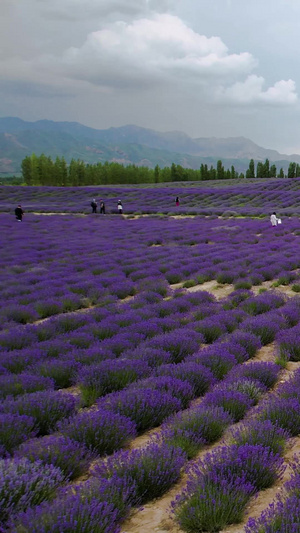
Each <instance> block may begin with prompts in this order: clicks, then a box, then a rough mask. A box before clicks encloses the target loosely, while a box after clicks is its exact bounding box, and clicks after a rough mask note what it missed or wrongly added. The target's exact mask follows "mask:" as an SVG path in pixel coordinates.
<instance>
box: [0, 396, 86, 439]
mask: <svg viewBox="0 0 300 533" xmlns="http://www.w3.org/2000/svg"><path fill="white" fill-rule="evenodd" d="M77 404H78V402H77V400H76V398H74V396H72V395H71V394H63V393H60V392H55V391H41V392H32V393H28V394H24V395H23V396H22V397H20V398H17V399H15V400H8V399H7V400H5V401H4V402H3V403H2V405H1V411H2V413H10V414H14V413H15V414H19V415H27V416H30V417H32V418H33V419H34V421H35V425H36V427H37V428H38V432H39V435H46V434H47V433H50V432H51V431H53V430H54V429H55V427H56V425H57V422H58V421H59V420H62V419H63V418H65V417H68V416H71V415H72V414H73V413H74V412H75V411H76V409H77ZM1 411H0V412H1Z"/></svg>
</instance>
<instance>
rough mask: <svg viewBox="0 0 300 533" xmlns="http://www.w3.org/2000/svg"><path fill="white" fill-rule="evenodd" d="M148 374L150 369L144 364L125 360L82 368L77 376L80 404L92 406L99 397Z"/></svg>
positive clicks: (103, 362) (109, 361)
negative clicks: (80, 397)
mask: <svg viewBox="0 0 300 533" xmlns="http://www.w3.org/2000/svg"><path fill="white" fill-rule="evenodd" d="M149 374H150V368H149V367H148V365H147V364H146V363H145V362H143V361H130V360H125V359H118V360H113V361H111V360H107V361H102V362H101V363H99V364H98V365H91V366H89V367H87V368H82V370H81V371H80V375H79V376H78V384H79V387H80V390H81V394H82V403H83V405H92V404H93V403H94V402H95V400H96V399H97V398H99V396H104V395H105V394H108V393H110V392H112V391H118V390H121V389H123V388H124V387H126V385H128V384H129V383H132V382H133V381H136V380H137V379H141V378H143V377H146V376H148V375H149Z"/></svg>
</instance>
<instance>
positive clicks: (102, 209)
mask: <svg viewBox="0 0 300 533" xmlns="http://www.w3.org/2000/svg"><path fill="white" fill-rule="evenodd" d="M101 213H102V214H103V215H105V203H104V202H103V200H101V202H100V214H101Z"/></svg>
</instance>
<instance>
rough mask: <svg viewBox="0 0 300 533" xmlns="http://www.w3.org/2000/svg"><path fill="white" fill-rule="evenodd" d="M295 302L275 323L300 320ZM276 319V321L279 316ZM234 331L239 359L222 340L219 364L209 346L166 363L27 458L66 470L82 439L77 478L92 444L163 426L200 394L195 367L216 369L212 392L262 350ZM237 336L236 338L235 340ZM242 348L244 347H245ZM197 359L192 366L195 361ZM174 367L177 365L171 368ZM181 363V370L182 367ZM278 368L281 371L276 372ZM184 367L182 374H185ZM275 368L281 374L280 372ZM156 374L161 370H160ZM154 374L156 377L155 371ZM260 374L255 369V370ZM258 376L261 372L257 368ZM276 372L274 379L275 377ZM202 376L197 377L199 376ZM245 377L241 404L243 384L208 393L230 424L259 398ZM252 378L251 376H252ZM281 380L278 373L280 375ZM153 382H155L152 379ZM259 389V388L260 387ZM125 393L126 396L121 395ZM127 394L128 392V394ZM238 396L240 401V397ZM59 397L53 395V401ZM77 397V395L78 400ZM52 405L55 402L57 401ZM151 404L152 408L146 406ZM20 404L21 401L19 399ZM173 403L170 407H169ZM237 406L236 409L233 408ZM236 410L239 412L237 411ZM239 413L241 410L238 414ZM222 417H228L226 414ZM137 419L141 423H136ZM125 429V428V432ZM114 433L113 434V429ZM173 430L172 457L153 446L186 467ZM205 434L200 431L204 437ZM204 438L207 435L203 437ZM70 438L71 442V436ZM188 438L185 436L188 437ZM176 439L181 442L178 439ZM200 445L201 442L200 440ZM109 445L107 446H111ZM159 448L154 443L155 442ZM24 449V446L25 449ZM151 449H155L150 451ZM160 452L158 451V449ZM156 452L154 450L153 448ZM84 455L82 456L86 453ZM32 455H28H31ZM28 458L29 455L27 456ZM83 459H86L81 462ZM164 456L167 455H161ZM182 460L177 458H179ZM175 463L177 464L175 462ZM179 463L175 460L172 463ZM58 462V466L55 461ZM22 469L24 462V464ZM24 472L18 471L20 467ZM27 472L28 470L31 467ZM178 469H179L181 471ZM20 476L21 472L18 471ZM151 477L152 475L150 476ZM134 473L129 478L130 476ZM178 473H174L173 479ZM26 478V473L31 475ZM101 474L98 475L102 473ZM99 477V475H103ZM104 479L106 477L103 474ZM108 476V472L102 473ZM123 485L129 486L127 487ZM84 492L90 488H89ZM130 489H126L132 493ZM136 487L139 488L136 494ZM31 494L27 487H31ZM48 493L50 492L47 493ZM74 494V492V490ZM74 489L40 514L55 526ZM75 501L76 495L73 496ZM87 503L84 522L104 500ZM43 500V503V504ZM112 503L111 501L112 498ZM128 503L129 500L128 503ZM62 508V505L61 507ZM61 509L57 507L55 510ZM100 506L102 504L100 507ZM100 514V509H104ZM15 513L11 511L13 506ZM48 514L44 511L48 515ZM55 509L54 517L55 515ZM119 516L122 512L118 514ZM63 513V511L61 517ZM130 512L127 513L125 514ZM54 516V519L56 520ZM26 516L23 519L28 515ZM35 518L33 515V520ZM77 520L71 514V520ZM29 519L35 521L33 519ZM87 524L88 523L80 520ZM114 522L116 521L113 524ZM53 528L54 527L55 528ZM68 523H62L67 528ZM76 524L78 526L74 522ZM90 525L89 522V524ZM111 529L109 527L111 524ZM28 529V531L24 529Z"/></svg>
mask: <svg viewBox="0 0 300 533" xmlns="http://www.w3.org/2000/svg"><path fill="white" fill-rule="evenodd" d="M275 300H276V304H275V307H277V306H278V298H277V299H275ZM244 301H245V300H243V299H242V302H244ZM294 303H295V306H294V308H293V309H292V307H293V306H292V307H291V305H290V304H289V305H286V306H284V307H285V308H286V309H285V311H283V312H282V313H281V315H278V317H277V316H275V315H274V312H273V321H275V322H277V319H278V318H279V316H281V317H282V316H285V317H286V321H287V322H286V325H292V324H294V323H295V322H296V321H297V320H298V318H297V317H298V315H299V304H297V302H294ZM282 304H283V301H281V305H282ZM273 305H274V300H273ZM274 319H276V320H274ZM233 335H234V339H235V343H234V344H235V348H234V346H232V352H233V353H235V354H236V355H235V357H236V359H235V358H234V357H233V353H231V354H230V346H228V354H227V357H226V342H225V343H224V342H223V343H222V344H221V343H220V350H219V353H218V350H217V353H216V360H217V361H218V364H215V363H212V362H210V360H211V361H212V360H213V359H214V357H215V355H214V350H213V351H211V353H210V357H209V350H210V349H206V350H204V352H203V351H201V352H200V353H199V354H197V353H196V355H195V356H193V355H190V356H189V357H190V358H194V357H196V360H197V363H196V365H195V363H193V361H191V362H189V361H187V363H184V362H183V363H179V364H177V365H174V364H173V365H165V367H167V368H166V370H167V373H165V372H162V373H161V372H160V369H157V371H158V372H157V373H158V378H157V379H155V378H151V379H150V381H149V379H148V380H146V382H145V381H142V382H141V385H139V382H137V384H136V385H135V384H133V385H130V386H129V387H128V388H127V389H125V390H124V394H123V393H112V394H109V395H108V396H105V397H104V398H103V399H101V400H100V404H99V405H98V407H99V408H100V409H98V410H96V411H95V412H93V411H92V412H91V413H84V412H83V413H82V414H79V415H76V414H75V413H74V414H73V416H71V418H69V419H67V420H66V421H65V422H62V423H61V424H60V425H59V429H60V430H61V432H62V436H60V437H59V438H56V440H55V436H53V437H47V438H48V439H49V438H50V439H51V438H52V439H53V440H52V442H51V441H50V444H51V449H52V450H53V452H52V454H51V453H50V452H49V442H48V444H47V438H46V441H45V442H44V443H42V442H41V440H40V439H37V440H36V441H31V442H29V444H28V446H27V448H26V445H24V446H25V450H27V451H26V452H25V455H26V454H27V456H29V457H31V460H34V459H38V460H40V459H42V460H43V461H45V462H46V463H47V464H48V463H49V462H50V463H51V464H52V463H53V462H55V461H54V458H56V459H57V457H58V458H60V463H59V460H58V462H56V465H58V466H56V467H60V468H63V467H64V463H68V462H67V461H64V460H63V459H62V458H63V457H65V453H66V452H67V455H68V456H70V457H71V456H72V454H71V453H70V450H71V449H72V444H71V443H74V441H76V442H77V444H79V449H76V450H73V456H72V457H73V459H72V460H73V464H72V460H71V459H70V464H69V465H65V469H67V466H68V468H69V471H68V472H67V471H66V470H65V472H64V473H65V475H67V476H68V477H69V478H71V477H72V475H73V474H71V473H70V472H72V471H73V468H74V463H78V464H80V462H81V464H82V465H83V466H82V467H83V468H84V467H85V466H86V461H89V460H90V457H89V456H88V452H87V448H89V450H88V451H89V453H93V452H94V453H95V452H98V453H100V454H103V453H111V452H112V451H114V449H118V447H120V445H121V446H122V445H124V441H125V440H126V439H128V438H130V437H131V438H132V436H134V434H135V432H136V431H137V430H138V431H143V430H144V429H147V428H149V427H153V425H154V426H155V425H157V424H159V423H160V422H161V421H162V420H163V419H164V418H165V417H166V416H167V415H169V414H171V413H172V412H174V411H175V412H176V411H179V410H180V409H181V408H182V407H185V406H186V405H187V404H188V402H189V401H190V399H191V398H192V397H195V395H196V392H195V391H193V390H192V385H193V384H194V385H195V384H197V386H199V380H197V379H195V370H196V368H197V367H198V376H200V375H201V374H200V372H199V371H200V368H201V366H202V368H203V365H204V367H206V369H207V370H208V372H210V373H211V374H209V373H208V372H207V371H206V374H205V370H204V369H203V370H202V375H203V376H204V379H203V378H202V382H203V384H202V387H203V388H202V390H201V391H200V390H198V391H197V395H200V394H203V393H204V392H205V391H206V390H207V387H208V386H209V385H211V384H212V383H213V382H214V380H219V379H220V378H223V377H224V375H225V374H226V373H227V372H228V371H229V369H230V368H233V366H234V364H237V363H238V362H241V361H243V360H246V359H247V358H248V357H250V356H251V355H253V354H254V353H255V351H256V349H257V348H258V346H259V345H260V341H259V338H258V337H255V335H253V334H251V333H246V332H236V333H233V334H232V336H233ZM232 336H231V338H232ZM237 345H239V348H240V350H239V348H238V347H237ZM241 347H242V348H241ZM224 350H225V357H224V358H223V357H222V356H221V354H223V353H224ZM239 351H240V354H239V358H238V356H237V355H238V352H239ZM199 358H200V360H201V358H202V361H201V362H200V363H199ZM223 359H225V360H226V359H227V365H228V366H227V372H226V368H225V367H226V364H225V367H224V365H223V369H222V368H220V362H221V363H222V364H223ZM239 359H240V361H239ZM191 363H192V364H191ZM222 364H221V367H222ZM171 367H173V368H171ZM180 367H181V368H180ZM261 368H262V367H261ZM161 369H164V367H161ZM274 369H275V370H274ZM174 370H178V371H179V372H178V378H176V373H174ZM180 370H181V372H180ZM248 371H249V373H250V374H249V375H251V376H252V379H253V372H252V371H251V368H250V366H248ZM274 372H275V374H274ZM277 372H278V368H277V367H276V366H275V365H273V368H272V369H271V374H270V368H268V369H267V368H266V369H265V372H262V374H265V375H268V376H269V377H268V380H269V381H268V382H267V383H266V384H265V385H261V386H260V387H259V386H258V387H257V386H256V394H257V397H258V396H259V395H260V394H261V393H262V392H263V391H264V387H267V386H270V385H272V383H273V382H274V376H276V373H277ZM155 374H156V372H155ZM155 374H154V375H155ZM174 374H175V379H174ZM254 374H255V372H254ZM256 374H257V372H256ZM161 375H167V376H168V375H169V376H170V378H171V377H172V378H173V380H172V379H169V380H168V379H162V378H161ZM272 375H273V377H272ZM188 376H189V377H190V379H189V381H188V382H187V381H186V380H187V377H188ZM180 377H181V378H183V377H184V378H185V379H183V380H180ZM196 377H197V376H196ZM242 377H243V379H242V380H241V384H240V385H242V388H243V387H244V391H245V390H247V388H248V392H247V393H246V396H247V394H248V400H247V399H246V397H245V398H244V401H243V402H241V395H242V394H243V393H240V392H239V390H238V387H237V390H231V388H230V390H228V391H227V393H229V398H228V397H226V394H225V395H224V390H223V394H222V390H217V391H216V393H215V395H216V398H215V400H213V397H212V396H213V394H211V395H210V396H209V394H208V395H207V397H206V402H207V408H209V409H218V408H219V409H221V411H222V409H224V411H225V412H227V422H228V420H229V418H230V417H232V420H238V419H240V418H241V417H242V416H244V414H245V412H246V411H247V409H249V408H250V407H251V405H253V401H254V398H253V397H252V398H251V394H252V395H253V391H252V393H250V394H249V391H250V389H251V386H250V387H249V385H248V387H247V384H245V383H244V384H243V383H242V382H243V381H244V378H245V375H244V376H242ZM248 377H249V376H248ZM209 378H210V379H209ZM275 379H276V377H275ZM151 380H152V381H151ZM252 388H253V384H252ZM254 388H255V387H254ZM153 390H154V391H155V394H152V392H153ZM162 390H163V391H165V392H161V393H160V394H161V398H160V402H157V401H156V402H155V398H156V397H157V396H158V392H157V391H162ZM170 391H173V393H174V394H175V395H176V398H175V397H174V396H172V394H170ZM232 393H233V396H232ZM120 394H121V396H120ZM122 394H123V396H122ZM234 394H235V395H236V397H235V396H234ZM25 396H26V395H25ZM29 396H31V398H32V395H29ZM178 398H180V400H181V401H178ZM234 398H235V399H234ZM23 399H24V396H23ZM52 400H53V399H52ZM73 400H74V399H73ZM237 401H238V402H239V403H240V405H239V403H238V406H237V407H234V404H235V403H236V402H237ZM147 402H148V407H147ZM51 403H52V402H51ZM145 404H146V406H145ZM7 405H8V406H9V408H8V410H10V409H11V405H12V404H11V401H9V402H8V404H7ZM19 406H20V403H19ZM143 406H144V409H143ZM166 406H167V407H166ZM120 409H121V411H120ZM230 410H231V412H230ZM13 411H14V408H13ZM234 412H235V414H233V413H234ZM238 412H239V414H238ZM65 416H66V414H65ZM221 418H222V417H221ZM223 419H224V420H226V415H224V416H223ZM224 420H223V425H224ZM130 423H131V426H130ZM133 423H134V424H135V425H133ZM99 424H100V425H101V424H102V429H104V431H103V432H101V431H99ZM96 428H98V434H97V432H96V431H95V429H96ZM120 429H121V431H120ZM109 431H110V433H109ZM168 432H169V436H170V439H171V441H172V443H173V447H171V448H172V449H173V448H174V449H175V451H172V452H170V453H171V456H170V453H169V455H168V454H166V452H162V453H161V454H157V443H156V448H153V450H152V456H153V457H155V456H156V455H157V456H158V457H164V461H165V463H164V464H165V466H166V465H167V464H168V465H170V464H171V463H170V461H171V457H173V456H174V461H175V463H176V464H177V463H178V465H181V466H182V464H183V462H184V461H185V460H186V454H187V455H188V452H187V451H186V450H184V449H183V448H180V450H181V451H178V444H174V439H176V438H178V437H180V435H179V434H176V431H174V428H172V431H171V432H170V428H169V429H168ZM120 433H121V434H122V435H124V440H123V442H121V443H120V437H119V435H120ZM40 434H41V435H42V434H43V430H41V433H40ZM105 435H108V439H106V442H108V441H109V439H110V440H111V444H112V448H110V449H108V448H107V447H106V448H102V449H100V447H101V445H103V437H104V436H105ZM188 435H189V432H188V431H187V433H186V435H185V440H187V437H188ZM116 436H118V438H119V440H118V442H117V443H114V442H113V438H114V437H116ZM198 437H199V435H198ZM202 438H203V436H202ZM68 439H69V440H68ZM101 439H102V442H101ZM95 441H96V442H97V445H98V446H99V447H98V448H96V447H95V444H94V443H95ZM183 441H184V439H183ZM200 441H201V438H200ZM175 442H176V441H175ZM82 445H84V447H85V453H84V450H83V449H82V448H80V446H82ZM194 445H195V443H194ZM198 445H199V442H198ZM106 446H107V444H106ZM153 446H154V445H153ZM167 446H168V449H169V447H170V443H169V444H168V445H167ZM21 449H22V447H21ZM149 450H150V449H149ZM155 450H156V451H155ZM23 451H24V447H23ZM121 453H125V452H121ZM149 453H150V451H149ZM80 454H81V455H80ZM21 456H22V451H21ZM143 457H144V455H143V454H140V458H139V459H136V461H133V462H135V467H134V466H132V468H133V471H135V472H139V471H140V466H141V461H142V460H143ZM27 458H28V457H27ZM22 459H24V458H22ZM80 459H81V461H80ZM161 460H163V459H161ZM128 461H129V462H130V461H131V456H130V458H129V459H128ZM176 461H177V462H176ZM144 462H145V463H146V464H147V463H149V461H147V454H146V456H145V457H144ZM121 463H122V465H123V474H122V475H121V472H120V473H119V474H118V478H120V477H121V481H120V483H125V486H126V487H127V488H126V490H127V489H128V485H127V484H126V483H127V481H128V477H127V475H126V471H127V467H126V465H125V466H124V464H123V462H122V461H121ZM175 463H174V464H175ZM11 464H12V463H11V462H7V464H6V468H9V467H11ZM150 464H151V461H150ZM172 464H173V463H172ZM16 465H17V466H18V465H19V463H18V461H17V463H16ZM52 466H53V464H52ZM20 468H21V466H20ZM178 468H179V467H177V474H172V475H169V477H170V478H171V479H172V481H171V482H172V483H173V482H174V481H175V480H176V479H177V478H178V475H179V473H178V472H179V471H180V468H181V467H180V468H179V470H178ZM17 470H18V469H17ZM25 470H26V468H25ZM175 470H176V469H175ZM16 475H17V476H18V475H19V474H16ZM147 475H150V477H151V476H152V477H153V472H152V473H151V472H150V473H149V472H148V474H147ZM147 475H146V477H147ZM124 476H125V480H124ZM130 476H131V477H132V476H133V474H130ZM130 476H129V478H130ZM172 476H173V477H172ZM25 477H26V476H25ZM96 477H97V476H96ZM98 477H99V476H98ZM100 477H101V476H100ZM102 477H103V475H102ZM106 478H107V482H108V483H109V482H110V480H111V474H110V475H107V476H105V479H106ZM49 479H52V478H51V476H50V477H49ZM130 479H131V478H130ZM140 482H141V483H142V485H143V483H144V485H145V480H144V482H143V481H140ZM148 483H149V480H148V481H147V484H148ZM135 485H136V486H137V487H138V485H139V483H138V481H137V480H136V479H134V483H133V482H132V479H131V482H130V487H131V492H130V494H131V496H130V502H131V503H130V505H129V504H128V505H127V509H128V506H129V507H130V506H131V505H133V504H137V502H138V501H140V497H141V494H140V492H141V491H142V490H143V489H142V488H137V487H136V489H135V490H134V491H133V487H134V486H135ZM161 486H162V487H165V488H164V489H163V488H161V489H160V490H163V491H164V490H166V489H167V488H168V486H170V481H167V482H166V483H165V484H162V485H161ZM122 487H123V485H122ZM83 490H84V488H83ZM126 490H125V492H126ZM132 491H133V492H132ZM25 492H26V491H25ZM47 494H48V493H47ZM155 494H156V493H155V490H154V493H153V494H152V496H151V497H153V495H155ZM121 495H122V492H121V494H120V498H121ZM73 496H74V494H73ZM45 497H46V498H48V497H49V496H48V495H47V496H45ZM69 497H70V493H69V492H67V493H66V495H65V498H63V500H62V501H63V503H62V504H60V501H61V497H60V499H59V501H57V505H56V504H55V503H54V504H53V505H52V504H51V505H50V507H49V506H48V507H46V508H44V507H43V508H42V509H40V508H39V509H38V511H37V513H42V516H43V517H44V515H45V516H46V518H43V521H46V523H47V520H48V521H49V524H50V526H51V524H52V525H53V520H55V516H56V519H58V518H57V513H58V514H59V513H60V512H62V510H63V512H64V513H67V511H66V509H67V507H64V506H65V505H67V506H68V505H69V504H70V503H71V500H72V498H71V499H70V498H69ZM80 499H81V500H82V494H81V492H80V491H79V492H78V494H77V504H78V501H79V500H80ZM73 500H74V499H73ZM73 500H72V505H76V502H75V503H74V501H73ZM84 501H85V503H86V505H87V508H86V509H85V511H83V510H82V512H83V516H84V517H85V518H84V519H83V520H85V519H86V513H87V515H89V516H90V513H91V512H92V509H94V507H93V506H98V505H99V498H98V497H96V498H94V500H93V504H91V505H89V504H88V503H91V502H90V500H89V499H88V498H87V499H85V500H84ZM66 502H69V504H67V503H66ZM37 503H39V502H37ZM101 503H103V501H101ZM106 503H107V502H106ZM123 503H124V502H123ZM34 504H36V502H34ZM13 505H14V504H12V507H13ZM22 505H23V503H21V504H20V505H19V503H17V505H16V509H15V511H17V510H20V508H22ZM28 505H29V506H31V505H32V503H28V504H24V506H23V508H26V507H27V506H28ZM57 506H58V507H57ZM50 508H51V509H52V511H51V510H50ZM55 509H56V511H55ZM97 509H98V507H97ZM97 512H100V511H99V510H98V511H97ZM9 513H11V508H10V509H9ZM43 513H44V514H43ZM53 513H54V515H53ZM69 514H70V508H69ZM117 514H118V513H117ZM59 516H61V515H59ZM122 516H124V515H122ZM51 517H52V518H51ZM27 519H28V516H27V515H26V516H25V518H24V520H25V522H24V523H26V520H27ZM22 520H23V519H22ZM30 520H31V518H30ZM36 520H37V522H36V523H38V521H39V520H40V519H39V518H36ZM70 520H71V518H70ZM107 520H108V518H107V517H106V519H105V518H104V517H103V523H104V524H106V523H107ZM116 520H117V523H118V521H119V520H120V516H119V515H118V518H117V519H116ZM28 523H29V522H28ZM80 523H82V522H80ZM87 523H88V524H90V522H89V521H88V522H87ZM109 524H110V522H109ZM111 524H112V525H111V526H110V525H108V526H107V528H109V527H112V528H114V527H117V526H116V524H115V522H114V520H113V521H112V522H111ZM50 526H49V527H50ZM61 527H62V526H61ZM68 527H69V526H68ZM72 527H74V526H72ZM87 527H88V526H87ZM105 527H106V526H105ZM21 530H22V529H21ZM71 530H72V529H67V526H66V529H63V531H71ZM86 530H87V531H90V530H91V529H86ZM116 530H117V529H112V531H116ZM45 531H50V529H45ZM78 531H81V529H78ZM103 531H109V529H103Z"/></svg>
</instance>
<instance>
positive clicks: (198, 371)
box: [156, 361, 216, 397]
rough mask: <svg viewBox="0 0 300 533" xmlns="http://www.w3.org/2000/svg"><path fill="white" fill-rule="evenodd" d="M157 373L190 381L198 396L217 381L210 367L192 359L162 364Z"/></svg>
mask: <svg viewBox="0 0 300 533" xmlns="http://www.w3.org/2000/svg"><path fill="white" fill-rule="evenodd" d="M156 373H157V374H158V375H159V376H171V377H174V378H177V379H181V380H182V381H188V383H190V385H192V387H193V389H194V394H195V396H196V397H199V396H203V394H205V393H206V392H207V391H208V389H209V388H210V387H211V386H212V385H214V384H215V383H216V379H215V378H214V376H213V374H212V372H211V371H210V370H209V369H208V368H206V367H205V366H203V365H200V364H198V363H194V362H192V361H191V362H187V363H179V364H178V365H175V364H169V365H161V366H160V367H159V368H158V369H157V370H156Z"/></svg>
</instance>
